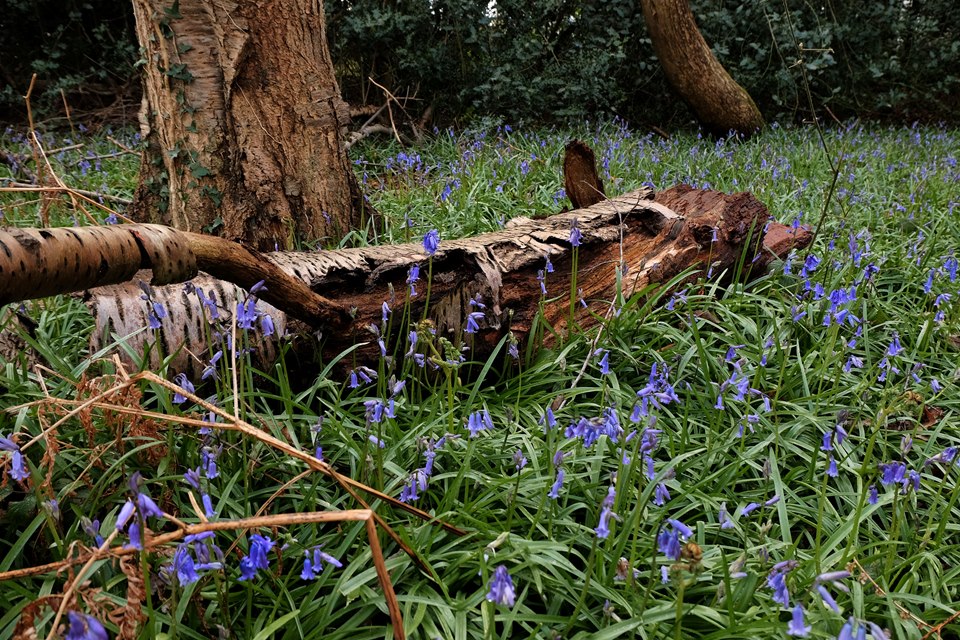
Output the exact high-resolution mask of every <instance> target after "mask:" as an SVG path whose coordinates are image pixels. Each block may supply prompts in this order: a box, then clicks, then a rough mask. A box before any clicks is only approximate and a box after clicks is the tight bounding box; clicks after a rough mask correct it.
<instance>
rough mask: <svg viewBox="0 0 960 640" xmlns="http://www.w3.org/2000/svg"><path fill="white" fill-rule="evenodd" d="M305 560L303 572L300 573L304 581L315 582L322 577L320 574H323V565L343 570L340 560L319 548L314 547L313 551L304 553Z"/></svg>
mask: <svg viewBox="0 0 960 640" xmlns="http://www.w3.org/2000/svg"><path fill="white" fill-rule="evenodd" d="M303 554H304V556H306V557H305V558H304V560H303V571H301V572H300V577H301V578H303V579H304V580H314V579H316V578H319V577H320V574H321V573H322V572H323V565H324V564H328V565H330V566H332V567H336V568H337V569H342V568H343V563H342V562H340V561H339V560H338V559H336V558H335V557H333V556H332V555H330V554H329V553H327V552H326V551H324V550H323V549H322V548H320V547H319V546H317V547H314V548H313V550H312V551H304V552H303Z"/></svg>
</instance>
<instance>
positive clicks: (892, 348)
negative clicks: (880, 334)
mask: <svg viewBox="0 0 960 640" xmlns="http://www.w3.org/2000/svg"><path fill="white" fill-rule="evenodd" d="M902 352H903V346H902V345H901V344H900V335H899V334H898V333H897V332H896V331H894V332H893V338H892V339H891V340H890V345H889V346H888V347H887V355H888V356H890V357H891V358H893V357H895V356H898V355H900V353H902Z"/></svg>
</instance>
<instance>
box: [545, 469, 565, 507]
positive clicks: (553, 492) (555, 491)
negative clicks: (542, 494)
mask: <svg viewBox="0 0 960 640" xmlns="http://www.w3.org/2000/svg"><path fill="white" fill-rule="evenodd" d="M563 477H564V473H563V469H557V478H556V480H554V481H553V486H552V487H550V491H549V493H547V497H548V498H551V499H553V500H556V499H557V498H559V497H560V489H561V488H562V487H563Z"/></svg>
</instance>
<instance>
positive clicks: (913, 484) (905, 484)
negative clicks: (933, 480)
mask: <svg viewBox="0 0 960 640" xmlns="http://www.w3.org/2000/svg"><path fill="white" fill-rule="evenodd" d="M900 484H901V485H902V489H901V490H900V493H904V494H905V493H907V491H909V490H910V489H911V488H912V489H913V490H914V491H920V474H919V473H918V472H917V471H914V470H913V469H911V470H910V471H908V472H907V473H906V475H905V476H904V478H903V480H902V481H901V482H900Z"/></svg>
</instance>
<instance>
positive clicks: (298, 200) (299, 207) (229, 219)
mask: <svg viewBox="0 0 960 640" xmlns="http://www.w3.org/2000/svg"><path fill="white" fill-rule="evenodd" d="M133 6H134V13H135V15H136V21H137V38H138V39H139V41H140V46H141V48H142V51H143V55H144V59H145V62H144V68H143V76H142V77H143V87H144V97H143V106H142V110H141V128H142V130H143V135H144V139H145V141H146V143H147V150H146V153H144V156H143V163H142V165H141V174H140V184H139V186H138V188H137V193H136V198H135V202H134V204H133V207H132V213H133V216H134V217H135V218H137V219H139V220H142V221H150V222H159V223H162V224H167V225H171V226H174V227H176V228H178V229H181V230H185V231H204V230H206V231H208V232H210V231H212V232H214V233H217V234H219V235H222V236H224V237H226V238H229V239H231V240H238V241H242V242H245V243H247V244H249V245H252V246H254V247H256V248H258V249H268V250H273V249H275V248H278V247H279V248H289V246H290V241H291V239H292V238H293V237H297V238H298V239H300V240H312V239H322V238H332V239H339V238H341V237H342V236H343V235H344V234H346V233H347V232H348V231H350V230H351V229H353V228H356V227H358V226H362V225H363V224H365V219H364V214H365V213H366V212H367V209H366V207H365V205H364V201H363V197H362V195H361V193H360V189H359V186H358V184H357V181H356V178H355V177H354V175H353V172H352V170H351V167H350V163H349V160H348V159H347V156H346V153H345V151H344V149H343V145H342V140H341V136H340V129H341V127H342V126H344V125H345V124H346V122H347V118H348V114H347V111H346V108H345V106H346V105H345V104H344V103H343V101H342V99H341V98H340V90H339V87H338V85H337V82H336V78H335V77H334V71H333V63H332V61H331V58H330V52H329V50H328V48H327V41H326V31H325V26H324V15H323V7H322V3H321V2H320V0H262V1H260V2H252V1H245V2H239V3H235V2H229V1H227V0H180V2H179V3H170V2H168V1H167V0H133Z"/></svg>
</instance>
